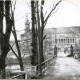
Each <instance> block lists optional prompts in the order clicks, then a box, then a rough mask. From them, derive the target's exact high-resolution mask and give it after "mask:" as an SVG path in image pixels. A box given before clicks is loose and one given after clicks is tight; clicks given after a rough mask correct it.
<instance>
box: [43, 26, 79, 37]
mask: <svg viewBox="0 0 80 80" xmlns="http://www.w3.org/2000/svg"><path fill="white" fill-rule="evenodd" d="M44 34H46V35H51V34H75V35H78V36H80V26H74V27H59V28H47V29H45V30H44Z"/></svg>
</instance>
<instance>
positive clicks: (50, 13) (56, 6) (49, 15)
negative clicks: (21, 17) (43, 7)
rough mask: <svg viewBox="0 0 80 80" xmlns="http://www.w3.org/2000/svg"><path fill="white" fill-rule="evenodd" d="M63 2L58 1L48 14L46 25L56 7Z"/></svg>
mask: <svg viewBox="0 0 80 80" xmlns="http://www.w3.org/2000/svg"><path fill="white" fill-rule="evenodd" d="M61 2H62V0H60V1H58V2H57V4H56V5H55V6H54V8H53V9H52V10H51V11H50V13H49V14H48V16H47V17H46V19H45V20H44V24H45V25H46V22H47V20H48V18H49V17H50V16H51V14H52V12H53V11H54V10H55V9H56V7H57V6H58V5H59V4H60V3H61Z"/></svg>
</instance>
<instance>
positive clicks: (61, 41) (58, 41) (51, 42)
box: [46, 39, 75, 45]
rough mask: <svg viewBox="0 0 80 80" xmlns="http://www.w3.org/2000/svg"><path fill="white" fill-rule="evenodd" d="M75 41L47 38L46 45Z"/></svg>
mask: <svg viewBox="0 0 80 80" xmlns="http://www.w3.org/2000/svg"><path fill="white" fill-rule="evenodd" d="M72 43H75V39H55V40H54V39H47V43H46V44H47V45H54V44H72Z"/></svg>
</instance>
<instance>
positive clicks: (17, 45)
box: [13, 18, 24, 71]
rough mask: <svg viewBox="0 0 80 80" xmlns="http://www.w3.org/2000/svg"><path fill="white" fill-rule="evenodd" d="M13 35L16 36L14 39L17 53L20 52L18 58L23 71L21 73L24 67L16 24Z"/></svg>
mask: <svg viewBox="0 0 80 80" xmlns="http://www.w3.org/2000/svg"><path fill="white" fill-rule="evenodd" d="M13 21H14V18H13ZM13 35H14V38H15V43H16V48H17V51H18V56H19V57H18V60H19V64H20V69H21V71H23V70H24V67H23V62H22V57H21V52H20V48H19V44H18V40H17V35H16V31H15V26H14V23H13Z"/></svg>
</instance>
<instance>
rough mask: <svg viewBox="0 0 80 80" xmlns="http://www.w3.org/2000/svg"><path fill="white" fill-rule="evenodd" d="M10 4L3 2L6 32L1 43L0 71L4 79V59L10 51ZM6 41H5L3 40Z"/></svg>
mask: <svg viewBox="0 0 80 80" xmlns="http://www.w3.org/2000/svg"><path fill="white" fill-rule="evenodd" d="M10 4H11V1H5V14H6V16H5V18H6V32H5V34H4V37H3V39H2V40H3V42H2V52H1V57H0V61H1V62H0V66H1V68H0V71H1V72H2V73H3V74H2V78H3V79H4V78H6V76H5V58H6V56H7V54H8V52H9V50H10V48H9V38H10V34H11V29H12V21H11V19H10ZM5 39H6V40H5Z"/></svg>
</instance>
